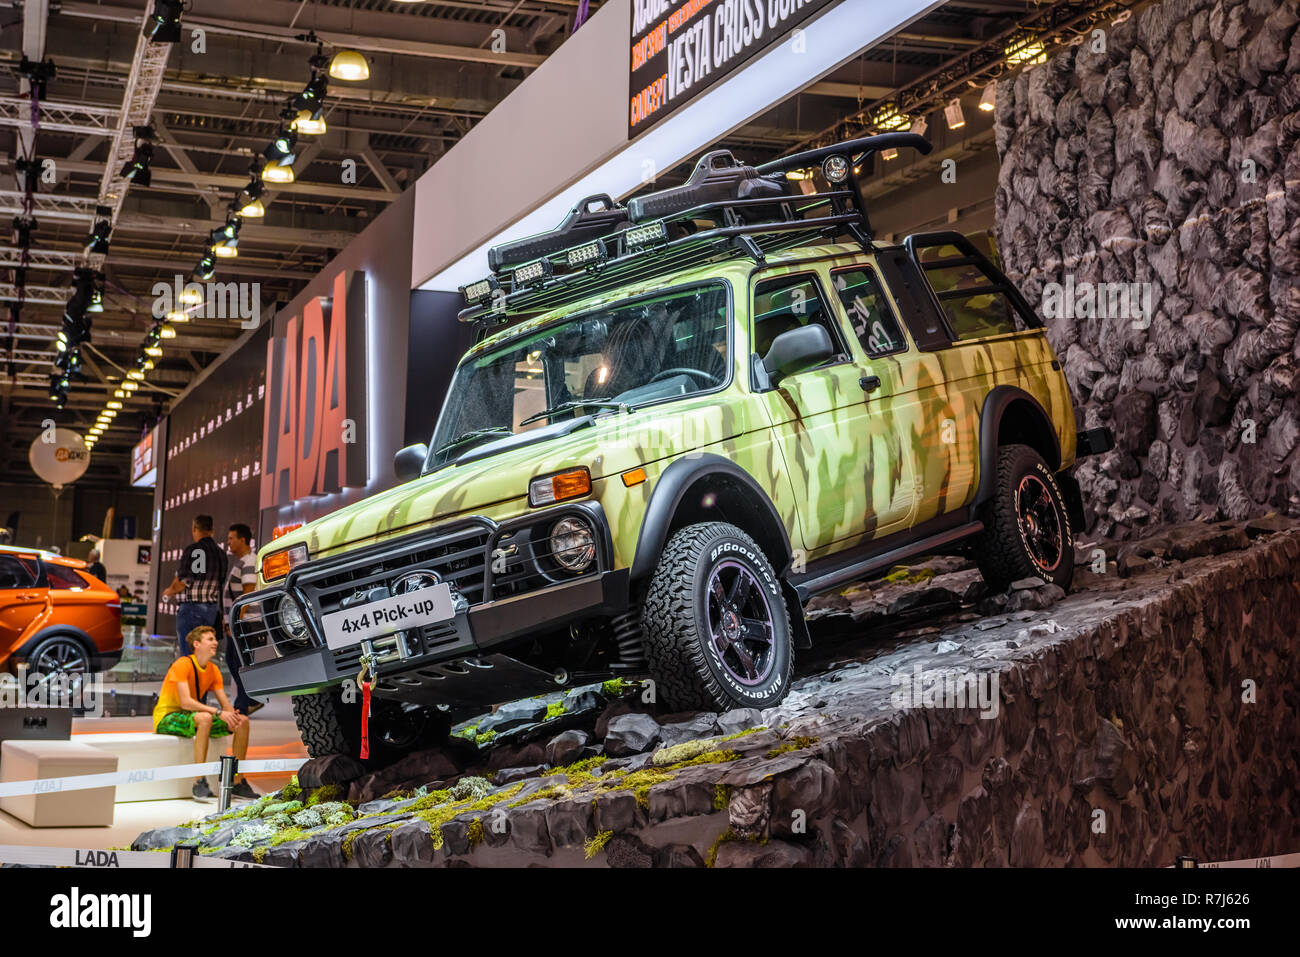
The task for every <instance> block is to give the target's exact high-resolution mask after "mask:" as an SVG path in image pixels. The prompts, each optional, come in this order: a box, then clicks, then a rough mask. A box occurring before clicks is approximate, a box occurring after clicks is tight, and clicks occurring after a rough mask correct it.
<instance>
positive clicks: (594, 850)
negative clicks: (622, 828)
mask: <svg viewBox="0 0 1300 957" xmlns="http://www.w3.org/2000/svg"><path fill="white" fill-rule="evenodd" d="M613 836H614V832H613V831H601V832H600V833H599V834H597V835H596V836H595V837H593V838H591V839H590V840H588V841H587V842H586V843H585V844H583V845H582V851H583V853H584V854H585V855H586V857H587V860H591V859H592V858H593V857H595V856H596V855H597V854H599V853H600V852H601V850H603V849H604V847H605V845H606V844H608V843H609V839H610V838H611V837H613Z"/></svg>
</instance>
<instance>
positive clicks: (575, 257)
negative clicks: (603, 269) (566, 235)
mask: <svg viewBox="0 0 1300 957" xmlns="http://www.w3.org/2000/svg"><path fill="white" fill-rule="evenodd" d="M606 255H607V253H606V252H605V244H604V243H603V242H601V241H600V240H599V239H595V240H592V241H591V242H589V243H583V244H582V245H581V246H574V247H573V248H572V249H570V250H569V251H568V252H567V253H566V257H567V258H568V260H569V267H570V268H573V267H575V266H592V265H597V264H599V263H603V262H604V261H605V258H606Z"/></svg>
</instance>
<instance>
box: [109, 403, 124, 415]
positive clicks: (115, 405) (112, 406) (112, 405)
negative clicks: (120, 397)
mask: <svg viewBox="0 0 1300 957" xmlns="http://www.w3.org/2000/svg"><path fill="white" fill-rule="evenodd" d="M108 407H109V408H110V409H112V410H114V411H117V410H118V409H120V408H122V403H121V402H118V401H116V400H114V399H109V400H108ZM110 418H111V416H110Z"/></svg>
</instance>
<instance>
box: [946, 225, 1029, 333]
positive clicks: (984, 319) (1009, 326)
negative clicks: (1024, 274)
mask: <svg viewBox="0 0 1300 957" xmlns="http://www.w3.org/2000/svg"><path fill="white" fill-rule="evenodd" d="M921 265H922V267H923V268H924V269H925V278H926V279H927V280H929V282H930V286H931V287H932V288H933V289H934V294H935V295H936V296H937V297H938V298H939V305H940V306H941V307H942V308H943V311H944V314H945V315H946V316H947V317H948V325H949V326H951V327H952V331H953V335H954V336H956V337H957V338H958V339H982V338H984V337H985V336H998V335H1003V334H1005V333H1009V332H1018V331H1019V330H1021V329H1023V328H1024V326H1023V325H1021V324H1020V323H1018V322H1017V319H1016V310H1015V307H1014V306H1013V305H1012V304H1011V300H1010V299H1009V298H1008V297H1007V295H1006V293H1004V292H1003V291H1002V289H1001V288H1000V286H999V284H998V280H997V278H996V277H995V276H993V275H991V274H989V273H987V272H985V270H984V269H983V267H982V266H980V264H979V263H976V262H973V261H971V259H969V258H967V257H966V256H965V255H964V254H963V253H962V252H961V251H960V250H958V249H957V248H956V247H955V246H933V247H930V248H929V249H926V250H925V252H924V254H923V256H922V260H921Z"/></svg>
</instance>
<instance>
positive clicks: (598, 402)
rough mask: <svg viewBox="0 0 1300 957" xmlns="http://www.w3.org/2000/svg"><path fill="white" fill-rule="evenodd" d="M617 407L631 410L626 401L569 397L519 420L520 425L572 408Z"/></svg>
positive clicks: (627, 410)
mask: <svg viewBox="0 0 1300 957" xmlns="http://www.w3.org/2000/svg"><path fill="white" fill-rule="evenodd" d="M582 408H591V409H618V410H619V411H620V412H632V411H633V409H632V406H630V405H628V404H627V403H626V402H615V401H614V400H613V399H570V400H569V401H568V402H561V403H560V404H559V405H556V406H552V407H551V408H549V409H543V410H542V411H541V412H538V413H537V414H536V415H530V416H529V417H528V418H526V419H524V420H523V421H522V422H520V423H519V424H520V425H527V424H528V423H529V422H536V421H537V420H538V419H545V418H549V417H551V416H555V415H559V414H560V413H561V412H569V411H572V410H573V409H582Z"/></svg>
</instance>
